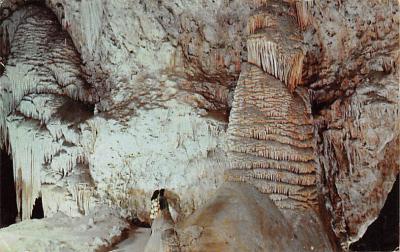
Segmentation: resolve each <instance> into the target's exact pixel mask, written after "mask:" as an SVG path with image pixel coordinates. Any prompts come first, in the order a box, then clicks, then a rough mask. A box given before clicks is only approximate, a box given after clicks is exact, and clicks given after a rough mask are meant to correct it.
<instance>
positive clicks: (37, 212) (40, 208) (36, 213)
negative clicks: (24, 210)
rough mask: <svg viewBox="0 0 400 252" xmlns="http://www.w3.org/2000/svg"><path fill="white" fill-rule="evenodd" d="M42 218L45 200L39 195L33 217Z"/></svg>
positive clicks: (34, 206)
mask: <svg viewBox="0 0 400 252" xmlns="http://www.w3.org/2000/svg"><path fill="white" fill-rule="evenodd" d="M42 218H44V212H43V202H42V197H39V198H37V199H36V200H35V204H34V205H33V210H32V216H31V219H42Z"/></svg>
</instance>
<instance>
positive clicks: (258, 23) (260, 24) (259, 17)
mask: <svg viewBox="0 0 400 252" xmlns="http://www.w3.org/2000/svg"><path fill="white" fill-rule="evenodd" d="M274 25H276V23H275V22H274V20H273V19H271V18H269V16H268V15H265V14H263V13H261V14H256V15H253V16H251V17H250V18H249V20H248V22H247V32H248V33H249V34H254V33H255V32H256V31H257V30H259V29H263V28H266V27H269V26H274Z"/></svg>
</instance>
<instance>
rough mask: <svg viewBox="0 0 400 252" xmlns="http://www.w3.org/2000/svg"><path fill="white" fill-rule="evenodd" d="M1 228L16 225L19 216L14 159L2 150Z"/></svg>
mask: <svg viewBox="0 0 400 252" xmlns="http://www.w3.org/2000/svg"><path fill="white" fill-rule="evenodd" d="M0 152H1V154H0V228H1V227H7V226H9V225H11V224H14V223H15V218H16V217H17V215H18V211H17V201H16V198H15V186H14V174H13V164H12V159H11V157H10V156H9V155H7V152H6V151H5V150H0Z"/></svg>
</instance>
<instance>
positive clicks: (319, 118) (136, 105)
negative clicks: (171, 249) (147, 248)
mask: <svg viewBox="0 0 400 252" xmlns="http://www.w3.org/2000/svg"><path fill="white" fill-rule="evenodd" d="M399 20H400V19H399V3H398V1H396V0H365V1H356V0H346V1H344V0H341V1H339V0H338V1H329V0H320V1H309V0H282V1H278V0H255V1H241V0H232V1H226V0H215V1H192V0H172V1H120V0H117V1H104V0H93V1H83V0H82V1H78V0H26V1H21V0H0V142H1V143H0V146H1V147H0V151H1V154H2V155H1V156H2V157H3V156H7V155H8V154H10V156H11V161H12V162H1V160H0V165H1V167H0V169H8V168H7V166H6V163H7V164H11V163H12V167H11V169H10V171H8V170H7V172H5V173H0V174H13V178H12V179H11V181H12V182H13V183H14V184H15V188H16V198H17V199H16V203H17V208H18V211H19V213H18V215H19V217H20V218H21V219H22V220H24V221H22V223H19V224H16V225H15V226H12V227H10V228H9V229H8V228H6V229H4V230H3V229H2V231H1V232H0V236H1V237H0V238H3V237H8V238H7V239H9V237H10V236H8V235H4V234H6V233H7V232H11V233H14V232H19V231H18V230H19V226H18V225H21V228H22V229H26V230H30V229H29V228H28V226H32V227H34V226H35V225H38V226H40V228H42V227H43V228H44V229H45V228H46V227H47V226H48V222H57V219H59V220H60V221H61V220H62V221H61V222H63V223H64V222H65V221H66V219H68V218H69V217H78V218H79V220H84V221H86V219H85V218H86V217H87V218H90V217H89V216H92V215H95V213H96V211H97V209H99V208H103V207H105V208H110V209H111V211H112V212H113V213H112V215H113V216H114V217H115V218H120V219H121V222H120V223H118V225H116V226H118V227H116V228H115V230H120V229H121V230H122V229H123V228H125V227H126V220H132V219H136V218H138V219H140V220H141V221H144V222H149V220H150V219H149V216H150V209H151V205H150V204H151V203H150V201H149V198H150V196H151V193H152V192H153V191H154V190H156V189H159V188H166V189H167V190H168V192H169V193H170V197H171V199H172V198H173V204H174V206H175V207H176V209H178V210H179V214H180V218H182V219H180V220H179V221H178V225H177V227H176V228H177V229H176V230H177V232H178V236H179V238H180V240H182V241H188V240H187V239H186V238H188V237H187V236H185V232H186V231H185V232H184V231H183V230H184V229H185V228H186V226H187V225H189V224H188V223H191V224H193V223H198V224H199V223H200V222H201V221H202V220H200V219H199V218H197V217H198V216H199V215H204V212H206V213H207V211H209V210H207V209H214V206H215V205H218V204H219V203H218V202H221V201H219V200H215V198H213V197H214V196H215V195H216V192H217V193H219V194H220V193H221V191H222V194H223V195H226V196H227V197H228V196H229V197H228V198H229V199H231V196H232V195H230V194H229V195H228V194H226V191H225V192H224V190H226V188H227V187H226V185H224V186H223V188H222V189H221V191H218V188H219V187H220V186H221V185H223V184H224V181H225V179H228V180H230V181H236V183H234V182H232V183H229V186H231V185H233V184H237V186H238V188H243V186H245V187H246V188H247V189H245V190H244V191H246V193H248V192H251V194H254V195H257V196H254V197H256V198H260V199H261V198H264V197H265V198H266V199H268V197H269V198H271V199H272V202H274V203H275V204H272V202H270V201H269V200H266V202H265V204H266V205H263V206H262V207H261V208H260V207H259V205H258V206H248V209H253V210H254V209H258V210H260V209H262V211H261V210H260V211H261V212H263V211H264V213H265V216H266V217H268V216H269V217H268V218H266V219H269V218H275V216H276V215H279V216H283V219H279V222H280V225H281V227H282V229H279V230H282V234H287V235H288V237H289V236H290V235H291V234H292V233H291V232H292V231H290V230H289V231H288V230H287V228H286V227H284V226H285V225H287V226H288V227H290V228H293V229H296V228H299V225H297V224H298V223H299V222H303V221H305V220H311V219H312V220H315V225H314V226H313V227H316V229H312V232H317V231H318V232H319V230H322V229H321V225H322V222H321V221H320V220H318V218H317V216H316V215H315V213H314V209H317V208H318V211H317V212H318V213H321V214H322V217H323V218H322V221H324V223H325V230H324V231H321V232H324V233H325V234H327V233H329V232H330V231H331V232H332V233H331V234H330V235H328V236H329V237H330V238H331V239H333V240H336V241H337V242H338V243H340V245H341V246H342V248H344V249H348V247H349V245H350V244H351V243H353V242H355V241H357V240H359V239H360V238H361V237H362V236H363V234H364V233H365V231H366V230H367V228H368V227H369V226H370V225H371V223H372V222H373V221H374V220H375V219H376V218H377V217H378V215H379V213H380V210H381V209H382V207H383V204H384V203H385V200H386V197H387V195H388V193H389V191H390V190H391V189H392V185H393V183H394V181H395V179H396V176H398V174H399V160H398V156H399V151H400V150H399V144H400V143H399V142H400V140H399V121H398V116H399V115H398V114H399V112H398V111H399V108H398V101H399V85H398V79H399V63H400V61H399V59H400V57H399V46H398V40H399V29H398V27H399ZM39 147H41V148H39ZM0 179H2V181H3V179H5V178H0ZM7 179H8V178H7ZM242 182H246V184H248V185H244V183H242ZM4 184H6V183H2V184H0V197H1V194H2V193H3V192H4V190H2V188H1V186H2V185H4ZM249 185H253V186H255V187H256V188H257V189H258V190H259V191H261V192H263V193H266V195H260V194H259V192H257V191H255V190H253V189H252V188H251V187H250V186H249ZM229 186H228V187H229ZM224 188H225V189H224ZM238 188H236V189H238ZM236 189H235V190H236ZM232 190H234V189H232ZM238 190H239V189H238ZM239 191H240V190H239ZM246 193H244V194H246ZM238 194H241V193H238ZM232 197H234V196H232ZM38 198H40V199H41V200H42V202H43V211H44V216H45V217H46V218H45V219H44V220H38V221H37V222H36V221H28V220H27V219H29V218H31V213H32V210H33V208H35V206H34V205H35V201H36V199H38ZM228 198H227V201H228ZM256 201H257V200H256ZM256 201H254V200H249V202H250V203H249V202H247V203H245V202H246V201H243V199H242V198H241V202H243V204H256V203H255V202H256ZM0 202H3V201H0ZM207 202H208V203H207ZM0 204H1V203H0ZM224 204H225V205H229V204H230V203H229V202H228V203H227V202H223V205H224ZM257 204H258V203H257ZM275 205H276V206H278V209H276V208H275ZM253 207H254V208H253ZM0 209H3V208H2V207H0ZM266 209H270V210H266ZM253 210H251V211H250V210H249V211H247V212H249V213H250V212H252V211H253ZM258 210H257V211H258ZM210 211H211V210H210ZM60 212H61V213H60ZM299 213H301V214H299ZM1 214H2V213H0V215H1ZM62 214H65V215H67V216H68V217H66V216H63V215H62ZM235 214H237V213H235V212H234V211H227V212H226V215H225V216H219V215H218V214H217V213H215V215H214V216H211V214H210V217H209V218H208V219H207V218H205V219H204V221H203V222H201V223H202V224H201V225H200V224H199V225H200V226H204V228H205V229H207V230H212V231H213V232H217V231H216V230H214V229H213V228H212V227H211V226H212V225H211V226H210V225H209V223H206V222H207V220H215V221H216V222H218V221H219V220H222V219H225V220H226V219H231V218H232V216H235ZM52 216H55V218H53V217H52ZM196 216H197V217H196ZM296 216H297V217H296ZM253 217H254V216H253ZM253 217H250V216H247V218H248V219H249V220H254V219H252V218H253ZM279 218H281V217H279ZM122 219H124V220H123V221H122ZM256 219H257V218H256ZM77 221H78V219H77ZM78 222H79V221H78ZM253 222H254V221H253ZM115 223H117V222H115ZM232 223H234V222H232ZM191 224H190V225H191ZM0 225H1V223H0ZM101 225H103V224H101ZM196 225H197V224H196ZM232 225H233V224H232ZM234 225H240V224H238V223H234ZM268 225H269V224H268ZM99 226H100V224H99ZM105 226H107V228H110V229H113V228H111V227H109V226H108V225H105ZM290 228H288V229H290ZM33 229H34V228H33ZM256 229H257V228H256ZM196 230H197V229H196ZM196 230H194V231H193V230H192V231H193V232H194V233H196V232H197V231H198V230H197V231H196ZM257 230H260V232H261V231H262V230H263V228H262V227H261V228H260V229H257ZM285 230H286V231H288V232H286V231H285ZM299 230H300V231H298V232H300V233H301V232H305V230H304V229H301V227H300V229H299ZM316 230H317V231H316ZM75 231H76V229H75V228H73V227H71V228H70V229H68V232H75ZM192 231H190V232H192ZM234 231H235V230H234V229H233V230H232V232H234ZM239 231H240V230H239ZM239 231H238V232H239ZM264 231H265V230H264ZM60 232H61V231H60ZM63 232H67V231H66V230H64V231H63ZM110 232H111V231H110ZM179 232H183V233H181V234H182V235H183V236H180V233H179ZM190 232H189V233H190ZM229 232H230V231H229ZM229 232H228V231H227V232H226V230H225V231H224V230H221V233H225V234H227V235H228V236H229V235H232V234H233V233H229ZM235 232H236V231H235ZM238 232H236V233H238ZM296 232H297V231H296ZM296 232H294V233H296ZM310 232H311V231H310ZM116 233H118V232H116ZM200 233H201V232H200ZM211 233H212V232H211V231H210V234H211ZM239 233H240V232H239ZM261 233H262V234H264V233H263V232H261ZM265 235H267V234H265ZM120 236H121V234H118V235H108V234H105V233H104V234H103V233H102V234H101V235H99V236H98V239H97V243H96V244H92V245H88V246H86V247H85V249H88V250H95V249H99V248H101V247H102V246H108V247H110V246H112V245H113V241H112V240H115V239H114V238H110V237H120ZM185 237H186V238H185ZM199 237H201V236H199ZM206 237H207V236H202V238H200V240H201V241H202V242H201V243H202V244H204V243H203V242H204V239H206ZM305 237H308V238H310V237H313V235H312V234H311V233H310V234H307V235H306V236H305ZM90 238H93V237H90ZM219 238H221V237H219ZM219 238H218V239H219ZM275 238H276V237H275ZM275 238H274V236H271V237H270V240H266V241H263V242H265V244H264V245H265V247H268V248H269V246H270V245H271V246H272V245H273V244H274V242H275V241H276V239H275ZM303 238H304V237H303ZM308 238H304V239H305V240H307V239H308ZM319 238H321V237H319ZM325 238H326V237H325V236H324V238H323V240H324V239H325ZM38 239H39V238H38ZM224 239H225V238H221V239H220V240H219V241H223V240H224ZM257 239H258V238H257ZM321 239H322V238H321ZM0 240H1V239H0ZM268 242H271V243H268ZM33 243H34V241H31V240H30V241H29V242H27V244H28V245H27V246H29V244H33ZM62 243H63V241H60V242H57V243H56V244H58V245H60V244H62ZM70 243H71V244H72V243H74V242H68V244H70ZM289 243H290V242H289ZM289 243H288V244H289ZM13 244H14V243H13ZM38 244H39V243H38ZM40 244H42V245H43V246H44V247H46V246H47V247H46V248H47V249H50V250H52V249H54V248H52V247H51V246H52V245H51V243H49V242H48V241H47V240H46V241H43V243H40ZM198 244H200V243H198ZM290 244H291V245H293V246H297V245H298V246H300V247H303V248H305V249H307V248H310V249H311V245H312V244H311V243H308V242H305V243H302V242H300V243H293V244H292V243H290ZM290 244H289V245H290ZM299 244H300V245H299ZM304 244H306V245H304ZM321 244H325V245H326V246H328V245H327V243H326V241H325V240H324V241H323V242H321ZM1 245H2V244H0V246H1ZM192 245H193V244H192ZM192 245H190V244H186V245H185V246H189V247H190V246H192ZM264 245H263V246H264ZM275 245H276V244H275ZM275 245H274V246H275ZM289 245H288V246H289ZM291 245H290V246H291ZM303 245H304V246H303ZM325 245H324V246H325ZM21 246H22V245H21ZM60 246H61V245H60ZM68 246H69V245H68ZM199 246H200V245H199ZM207 246H209V244H207ZM282 246H283V245H282ZM312 246H313V247H315V248H316V245H315V246H314V245H312ZM329 246H330V245H329ZM71 247H72V248H73V249H75V247H74V246H73V245H71ZM1 248H2V247H1ZM18 248H21V247H18ZM22 249H24V248H22ZM0 250H1V249H0Z"/></svg>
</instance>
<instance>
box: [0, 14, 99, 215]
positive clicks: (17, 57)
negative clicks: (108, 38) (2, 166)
mask: <svg viewBox="0 0 400 252" xmlns="http://www.w3.org/2000/svg"><path fill="white" fill-rule="evenodd" d="M0 36H1V38H2V39H1V41H2V43H1V45H0V48H1V51H2V52H5V53H7V54H6V55H7V58H6V68H5V72H4V74H3V75H2V76H1V77H0V84H1V88H2V91H3V92H1V94H0V104H1V107H0V110H1V114H0V131H1V133H0V139H2V140H3V141H2V145H3V146H4V145H5V144H6V143H7V148H8V150H9V152H11V153H12V158H13V160H14V162H13V165H14V177H15V183H16V191H17V206H18V211H19V212H20V213H22V219H28V218H30V216H31V210H32V207H33V204H34V202H35V199H36V198H37V197H39V196H40V193H41V189H40V188H41V183H55V182H56V181H58V180H59V179H60V178H62V177H65V176H66V175H68V174H70V173H71V171H72V169H73V168H74V166H75V165H76V163H78V162H79V163H85V158H84V157H85V156H86V155H85V148H84V145H85V139H81V138H80V137H81V136H82V130H83V128H84V127H83V126H81V125H80V122H81V120H84V118H85V116H86V117H88V116H91V115H90V114H91V113H92V114H93V112H90V109H88V108H87V107H86V106H85V105H84V104H82V103H81V102H86V103H88V104H90V103H94V102H96V100H97V99H98V97H97V95H96V90H95V89H94V88H93V87H91V86H90V85H89V84H88V83H87V82H86V81H85V79H84V77H83V73H82V69H81V66H80V60H79V55H78V53H77V52H76V50H75V49H74V46H73V45H72V42H71V40H70V39H69V37H68V36H67V35H66V34H65V33H63V32H61V31H60V30H59V27H58V24H57V22H56V20H55V18H54V15H53V14H52V13H51V11H50V10H46V9H43V8H37V7H35V6H31V7H24V8H22V9H20V10H18V11H17V12H15V13H14V14H13V15H12V16H11V17H10V18H9V19H7V20H5V21H4V22H2V24H1V26H0ZM67 110H74V111H73V112H71V111H68V114H67V112H66V111H67ZM74 112H75V113H76V114H75V115H74ZM66 114H67V115H66ZM38 146H41V148H38ZM77 190H78V189H77ZM75 198H76V197H75Z"/></svg>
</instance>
